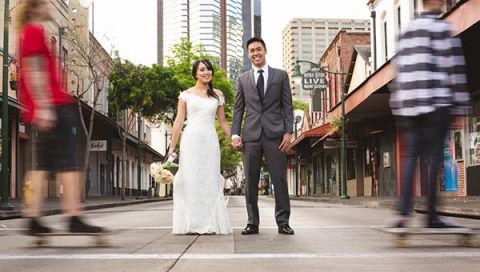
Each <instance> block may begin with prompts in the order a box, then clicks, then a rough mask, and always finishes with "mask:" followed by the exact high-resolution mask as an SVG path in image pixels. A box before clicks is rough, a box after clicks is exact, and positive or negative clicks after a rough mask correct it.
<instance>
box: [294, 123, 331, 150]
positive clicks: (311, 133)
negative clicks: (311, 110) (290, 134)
mask: <svg viewBox="0 0 480 272" xmlns="http://www.w3.org/2000/svg"><path fill="white" fill-rule="evenodd" d="M331 130H332V126H331V125H330V123H326V124H323V125H321V126H319V127H315V128H312V129H310V130H307V131H304V132H302V134H300V136H298V137H297V138H295V139H294V140H293V142H292V143H291V144H290V147H289V148H293V147H294V146H295V145H297V144H299V143H300V142H301V141H303V140H304V139H307V138H320V137H324V136H325V135H326V134H328V133H329V132H330V131H331Z"/></svg>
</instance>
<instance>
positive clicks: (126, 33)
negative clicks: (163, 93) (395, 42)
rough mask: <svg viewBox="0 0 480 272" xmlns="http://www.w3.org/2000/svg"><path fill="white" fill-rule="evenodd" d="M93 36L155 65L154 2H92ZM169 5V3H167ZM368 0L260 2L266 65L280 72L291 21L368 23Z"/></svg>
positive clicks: (124, 54)
mask: <svg viewBox="0 0 480 272" xmlns="http://www.w3.org/2000/svg"><path fill="white" fill-rule="evenodd" d="M94 1H95V2H94V3H95V12H94V18H95V20H94V22H95V24H94V34H95V36H96V37H97V39H98V40H100V42H101V43H102V44H103V46H104V47H105V48H106V49H107V50H108V51H110V49H112V45H113V48H114V49H115V50H118V51H119V53H120V56H121V57H122V58H124V59H129V60H131V61H133V62H134V63H137V64H145V65H151V64H153V63H156V61H157V0H135V1H133V0H94ZM166 1H168V0H166ZM367 2H368V1H367V0H262V38H263V39H264V40H265V43H266V44H267V48H268V53H267V62H268V63H269V65H271V66H273V67H278V68H282V30H283V29H284V28H285V27H286V26H287V24H288V22H289V21H290V20H291V19H293V18H302V17H303V18H347V19H368V18H369V15H370V12H369V9H368V6H367Z"/></svg>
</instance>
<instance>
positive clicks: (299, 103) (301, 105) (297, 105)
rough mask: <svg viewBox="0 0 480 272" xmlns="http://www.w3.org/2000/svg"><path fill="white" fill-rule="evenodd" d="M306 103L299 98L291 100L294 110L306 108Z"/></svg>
mask: <svg viewBox="0 0 480 272" xmlns="http://www.w3.org/2000/svg"><path fill="white" fill-rule="evenodd" d="M307 108H308V104H307V103H303V102H302V101H299V100H293V109H294V110H303V111H304V110H307Z"/></svg>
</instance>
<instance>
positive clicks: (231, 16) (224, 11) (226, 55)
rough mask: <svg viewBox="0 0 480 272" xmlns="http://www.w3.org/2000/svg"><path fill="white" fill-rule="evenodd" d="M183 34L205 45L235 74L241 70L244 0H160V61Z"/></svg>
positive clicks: (223, 66)
mask: <svg viewBox="0 0 480 272" xmlns="http://www.w3.org/2000/svg"><path fill="white" fill-rule="evenodd" d="M180 38H188V39H189V40H190V41H191V42H192V43H193V44H195V45H202V46H203V47H204V49H205V53H207V54H208V55H210V56H212V57H216V58H218V60H219V63H218V64H219V65H221V66H222V68H224V69H225V70H226V72H227V75H228V76H229V77H232V78H235V77H236V76H237V75H238V74H239V73H240V72H241V70H242V69H241V68H242V67H241V63H242V56H243V47H242V3H241V0H168V1H165V0H158V63H163V64H165V62H166V58H165V57H166V56H168V55H169V52H170V51H171V48H172V46H173V45H174V44H176V43H178V42H179V41H180ZM239 64H240V65H239ZM239 66H240V67H239Z"/></svg>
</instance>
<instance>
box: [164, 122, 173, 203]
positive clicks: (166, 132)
mask: <svg viewBox="0 0 480 272" xmlns="http://www.w3.org/2000/svg"><path fill="white" fill-rule="evenodd" d="M168 136H172V134H171V133H168V130H167V127H166V126H165V159H167V155H168V154H167V153H168ZM168 195H169V193H168V184H165V197H168Z"/></svg>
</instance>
